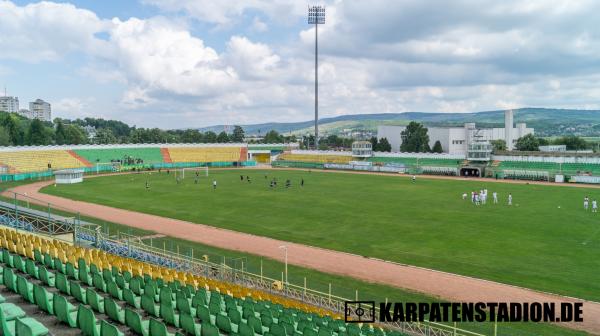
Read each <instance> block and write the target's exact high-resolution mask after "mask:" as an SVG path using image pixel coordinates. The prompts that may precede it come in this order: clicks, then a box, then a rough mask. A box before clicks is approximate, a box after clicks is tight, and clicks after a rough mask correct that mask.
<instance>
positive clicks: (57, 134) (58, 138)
mask: <svg viewBox="0 0 600 336" xmlns="http://www.w3.org/2000/svg"><path fill="white" fill-rule="evenodd" d="M54 141H55V142H56V144H57V145H64V144H65V125H63V123H62V121H61V120H60V119H58V118H57V120H56V130H55V131H54Z"/></svg>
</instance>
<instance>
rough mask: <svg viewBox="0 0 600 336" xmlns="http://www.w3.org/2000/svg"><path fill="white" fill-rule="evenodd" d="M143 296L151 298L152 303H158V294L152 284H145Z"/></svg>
mask: <svg viewBox="0 0 600 336" xmlns="http://www.w3.org/2000/svg"><path fill="white" fill-rule="evenodd" d="M144 295H145V296H148V297H151V298H152V299H153V300H154V302H158V301H159V296H158V292H157V290H156V287H154V285H153V284H152V283H146V286H144Z"/></svg>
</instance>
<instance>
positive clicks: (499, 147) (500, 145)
mask: <svg viewBox="0 0 600 336" xmlns="http://www.w3.org/2000/svg"><path fill="white" fill-rule="evenodd" d="M490 143H491V144H492V147H493V148H494V150H495V151H504V150H506V141H504V140H492V141H490Z"/></svg>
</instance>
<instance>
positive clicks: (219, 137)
mask: <svg viewBox="0 0 600 336" xmlns="http://www.w3.org/2000/svg"><path fill="white" fill-rule="evenodd" d="M217 142H218V143H226V142H229V136H228V135H227V133H225V131H222V132H221V133H219V135H217Z"/></svg>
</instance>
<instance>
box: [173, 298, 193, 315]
mask: <svg viewBox="0 0 600 336" xmlns="http://www.w3.org/2000/svg"><path fill="white" fill-rule="evenodd" d="M175 306H176V307H177V310H179V313H180V314H189V315H192V316H194V315H196V309H195V308H192V307H191V306H190V301H189V300H188V299H186V298H184V297H178V298H177V300H176V305H175Z"/></svg>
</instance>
